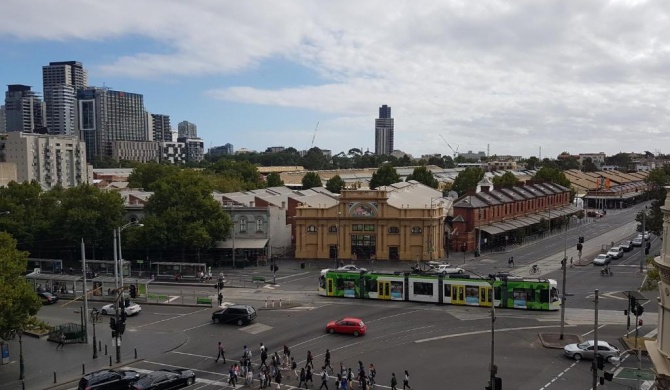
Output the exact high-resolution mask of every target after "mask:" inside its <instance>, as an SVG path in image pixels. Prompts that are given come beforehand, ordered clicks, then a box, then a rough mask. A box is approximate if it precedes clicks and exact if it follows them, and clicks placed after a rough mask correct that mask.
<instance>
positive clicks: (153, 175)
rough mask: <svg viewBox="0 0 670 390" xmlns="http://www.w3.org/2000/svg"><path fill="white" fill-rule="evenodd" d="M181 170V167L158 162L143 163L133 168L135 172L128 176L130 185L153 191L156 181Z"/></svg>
mask: <svg viewBox="0 0 670 390" xmlns="http://www.w3.org/2000/svg"><path fill="white" fill-rule="evenodd" d="M180 171H181V169H180V168H179V167H177V166H174V165H166V164H158V163H155V162H150V163H147V164H141V165H138V166H137V167H136V168H135V169H133V173H131V174H130V176H129V177H128V187H130V188H143V189H145V190H146V191H153V188H154V187H153V185H154V183H155V182H157V181H158V180H161V179H164V178H166V177H170V176H173V175H176V174H177V173H179V172H180Z"/></svg>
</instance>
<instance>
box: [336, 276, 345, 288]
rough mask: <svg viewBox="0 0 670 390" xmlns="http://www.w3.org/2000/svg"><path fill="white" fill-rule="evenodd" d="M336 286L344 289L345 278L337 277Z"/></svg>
mask: <svg viewBox="0 0 670 390" xmlns="http://www.w3.org/2000/svg"><path fill="white" fill-rule="evenodd" d="M335 286H336V288H337V289H338V290H342V289H344V280H343V279H342V278H337V279H335Z"/></svg>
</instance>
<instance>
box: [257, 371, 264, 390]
mask: <svg viewBox="0 0 670 390" xmlns="http://www.w3.org/2000/svg"><path fill="white" fill-rule="evenodd" d="M264 379H265V373H264V372H263V370H258V388H259V389H262V388H264V387H265V386H263V380H264Z"/></svg>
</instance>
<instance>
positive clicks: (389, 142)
mask: <svg viewBox="0 0 670 390" xmlns="http://www.w3.org/2000/svg"><path fill="white" fill-rule="evenodd" d="M391 152H393V118H391V107H389V106H387V105H386V104H384V105H383V106H381V107H379V118H377V119H375V154H377V155H390V154H391Z"/></svg>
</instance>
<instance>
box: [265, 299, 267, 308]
mask: <svg viewBox="0 0 670 390" xmlns="http://www.w3.org/2000/svg"><path fill="white" fill-rule="evenodd" d="M265 308H266V309H267V308H268V299H267V298H265Z"/></svg>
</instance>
